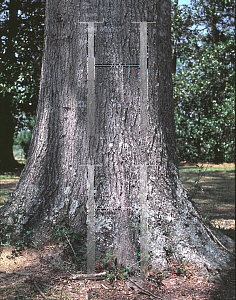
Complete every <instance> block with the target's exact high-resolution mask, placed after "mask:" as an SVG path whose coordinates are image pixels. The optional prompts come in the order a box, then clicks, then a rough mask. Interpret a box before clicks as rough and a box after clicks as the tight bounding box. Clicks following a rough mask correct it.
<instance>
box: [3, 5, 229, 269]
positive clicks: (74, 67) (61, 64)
mask: <svg viewBox="0 0 236 300" xmlns="http://www.w3.org/2000/svg"><path fill="white" fill-rule="evenodd" d="M95 3H97V5H96V4H95ZM170 12H171V1H156V0H155V1H154V0H149V1H141V0H137V1H129V0H125V1H112V2H110V1H102V0H100V1H96V2H95V1H85V0H84V1H79V2H78V1H59V0H57V1H56V0H55V1H47V6H46V21H45V50H44V58H43V66H42V76H41V88H40V98H39V104H38V109H37V117H36V125H35V127H34V132H33V137H32V142H31V147H30V152H29V157H28V160H27V163H26V166H25V168H24V170H23V172H22V174H21V178H20V181H19V183H18V184H17V187H16V189H15V191H14V193H13V195H12V197H11V198H10V200H9V202H8V203H7V204H6V205H5V206H4V207H3V209H2V211H1V214H2V216H4V215H5V216H6V215H8V214H9V212H11V216H12V213H13V214H14V217H15V218H16V221H15V225H16V231H15V234H21V233H22V232H24V231H25V230H31V229H35V230H36V232H35V235H34V237H35V239H37V240H38V241H39V242H41V243H44V242H45V241H46V240H48V239H50V237H51V232H50V229H51V225H52V224H53V223H54V224H60V223H62V222H65V223H66V225H67V226H68V227H70V228H74V229H75V230H77V231H80V232H82V233H84V234H87V236H89V234H90V233H91V232H92V230H93V226H94V225H93V221H92V220H93V216H91V215H90V217H91V218H90V219H89V221H88V227H87V225H86V219H87V209H86V203H87V199H88V198H89V199H90V200H91V202H90V203H89V205H88V211H90V212H91V211H92V210H93V208H94V206H93V201H92V200H93V195H94V199H95V207H96V209H95V230H96V236H95V241H96V257H97V260H96V261H97V262H98V261H99V260H100V259H102V258H104V257H105V255H106V253H110V254H115V255H116V258H117V260H118V263H119V264H123V265H126V266H131V265H133V264H135V263H136V266H138V260H139V254H138V253H139V251H141V258H142V254H143V253H144V252H145V251H146V252H145V253H146V254H148V255H150V257H149V263H150V265H151V266H152V267H156V268H159V269H160V270H162V269H163V268H165V267H166V266H167V265H168V261H169V260H170V258H171V256H172V255H175V257H179V258H183V260H184V262H188V263H189V264H192V265H194V266H197V267H203V266H207V267H209V268H216V267H219V266H220V265H222V264H223V263H226V262H227V261H228V258H229V257H228V254H227V253H225V252H224V251H223V250H221V249H220V248H219V247H218V246H217V245H216V244H215V242H213V241H212V240H211V238H210V237H209V235H208V232H207V231H206V230H205V228H204V226H203V225H202V224H201V221H200V218H199V215H198V213H197V212H196V210H195V209H194V207H193V205H192V203H191V202H190V201H189V200H188V198H187V195H186V192H185V191H184V189H183V185H182V182H181V180H180V177H179V172H178V161H177V156H176V146H175V125H174V111H173V98H172V79H171V76H172V75H171V71H172V64H171V13H170ZM93 21H99V22H101V21H104V22H103V23H94V24H93V23H89V24H87V23H79V22H93ZM140 21H141V22H146V21H149V22H150V21H151V22H156V23H148V38H147V41H148V100H147V104H145V89H146V87H145V82H142V78H145V76H146V75H145V72H146V70H147V67H146V69H145V68H144V69H145V70H144V71H143V69H142V68H141V66H144V67H145V60H146V57H145V56H146V53H147V50H145V47H143V46H145V30H146V29H145V28H146V27H145V26H146V23H142V25H140V23H132V22H140ZM93 26H94V28H95V33H96V34H95V57H96V67H95V107H94V106H93V102H91V99H92V100H93V80H91V78H92V79H93V77H94V75H93V71H92V73H91V65H90V63H91V59H93V57H94V53H93V42H92V39H93ZM87 28H89V30H88V31H89V32H88V38H89V42H88V48H89V49H88V57H89V58H88V60H89V62H88V67H87ZM140 31H141V35H140ZM141 39H142V41H143V40H144V42H142V43H141V42H140V41H141ZM140 48H142V50H140ZM143 51H144V52H143ZM141 53H142V55H143V54H144V56H141ZM140 57H141V58H140ZM111 64H113V65H114V66H113V67H110V65H111ZM139 64H140V68H139V67H137V65H139ZM115 65H116V66H115ZM124 65H132V66H130V67H127V66H124ZM134 65H135V66H136V67H135V66H134ZM87 68H88V73H89V74H88V84H87ZM92 68H93V65H92ZM140 69H141V71H140ZM140 72H141V73H140ZM139 73H140V74H139ZM89 78H90V79H89ZM89 80H90V81H89ZM140 82H142V84H141V83H140ZM146 82H147V80H146ZM140 85H141V87H140ZM139 92H140V99H139ZM87 97H88V99H87ZM87 101H88V102H87ZM93 112H94V114H95V116H94V118H93ZM146 112H147V119H145V116H146ZM88 120H89V122H87V121H88ZM93 122H94V123H93ZM93 176H94V177H93ZM93 178H94V181H93ZM146 186H147V188H146ZM146 189H147V193H148V197H147V195H146V196H145V191H146ZM11 216H9V220H13V219H11V218H12V217H11ZM140 223H141V225H140ZM139 225H140V226H141V228H140V232H139ZM145 233H146V235H145ZM91 236H92V234H91ZM139 247H140V248H139ZM145 247H146V249H145ZM145 259H147V258H146V257H145ZM145 259H144V260H145Z"/></svg>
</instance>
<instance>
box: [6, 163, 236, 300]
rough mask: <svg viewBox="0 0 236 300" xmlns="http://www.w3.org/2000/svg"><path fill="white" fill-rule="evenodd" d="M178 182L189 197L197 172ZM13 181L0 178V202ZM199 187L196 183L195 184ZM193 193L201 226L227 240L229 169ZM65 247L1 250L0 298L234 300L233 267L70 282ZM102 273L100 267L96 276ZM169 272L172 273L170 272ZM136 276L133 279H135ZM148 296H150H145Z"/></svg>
mask: <svg viewBox="0 0 236 300" xmlns="http://www.w3.org/2000/svg"><path fill="white" fill-rule="evenodd" d="M181 175H182V179H183V182H184V184H185V186H186V188H188V190H189V191H190V194H191V193H192V192H193V184H194V182H195V181H196V180H197V178H198V172H197V169H196V168H193V166H191V165H186V164H184V165H182V166H181ZM18 178H19V177H17V176H15V177H14V176H13V175H10V174H5V175H4V176H3V175H2V176H0V203H1V202H2V201H4V200H6V198H7V197H8V196H9V194H10V193H11V192H12V191H13V189H14V187H15V184H16V183H17V181H18ZM198 185H199V184H198ZM200 185H201V186H199V187H197V188H196V189H195V191H196V193H195V194H194V198H193V200H194V201H195V202H196V205H197V207H198V208H199V209H200V210H201V211H202V213H203V216H204V217H205V221H206V223H207V222H211V224H213V225H214V226H215V227H217V228H220V229H221V230H223V231H224V232H226V233H227V234H228V235H229V236H231V237H234V232H235V220H234V218H235V211H234V207H235V205H234V199H235V183H234V165H233V164H229V165H227V166H225V165H223V166H221V165H218V166H215V165H211V167H210V168H209V167H208V169H207V171H206V172H205V173H204V176H203V177H202V178H201V180H200ZM63 249H64V245H63V244H62V243H61V244H59V245H57V246H56V245H53V244H52V245H51V246H47V247H46V246H45V247H43V248H40V249H39V248H37V246H36V245H34V244H32V245H31V248H25V249H21V251H15V248H14V247H8V246H5V247H0V299H9V300H11V299H12V300H13V299H45V298H46V299H81V300H82V299H83V300H84V299H100V300H103V299H107V300H108V299H109V300H112V299H114V300H115V299H119V300H122V299H124V300H126V299H133V300H134V299H137V300H139V299H140V300H142V299H155V298H154V295H156V299H170V300H172V299H206V300H210V299H212V300H213V299H222V300H232V299H235V272H234V268H233V265H232V268H231V269H229V270H225V271H224V272H222V273H221V274H220V275H219V274H210V275H208V274H206V273H202V274H200V275H198V276H196V275H194V271H193V270H191V269H189V268H188V266H185V267H186V272H184V273H182V274H178V273H176V272H174V271H173V269H169V270H166V271H165V272H163V273H162V274H159V273H157V272H156V271H154V270H152V271H150V273H149V277H148V279H147V280H145V281H141V280H139V278H138V277H135V276H134V274H133V275H132V274H131V277H130V278H129V279H125V280H123V279H122V278H121V277H119V280H115V281H114V282H113V283H111V282H110V281H109V280H107V279H102V280H97V281H95V280H78V279H75V280H74V279H71V277H73V275H74V274H77V272H78V270H79V269H77V267H76V266H75V264H74V263H73V262H72V259H70V258H69V256H68V255H65V254H64V250H63ZM102 270H103V267H102V266H99V270H97V271H98V272H101V271H102ZM171 270H172V271H171ZM136 276H137V275H136ZM150 293H151V294H150Z"/></svg>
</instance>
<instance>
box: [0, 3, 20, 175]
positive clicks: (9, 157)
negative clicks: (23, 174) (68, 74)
mask: <svg viewBox="0 0 236 300" xmlns="http://www.w3.org/2000/svg"><path fill="white" fill-rule="evenodd" d="M18 7H19V3H18V0H11V1H10V2H9V4H8V9H9V21H8V32H7V42H6V53H5V57H6V61H7V63H8V66H10V67H9V69H10V71H9V70H4V71H5V76H6V78H7V85H8V87H11V86H13V84H14V78H13V77H14V75H13V74H14V65H15V64H16V58H15V50H14V38H15V36H16V34H17V13H18ZM11 69H13V71H11ZM12 106H13V95H12V93H10V92H5V93H1V95H0V170H12V168H13V167H20V166H21V165H20V164H19V163H18V162H17V161H16V160H15V158H14V156H13V138H14V132H15V124H14V118H13V113H12Z"/></svg>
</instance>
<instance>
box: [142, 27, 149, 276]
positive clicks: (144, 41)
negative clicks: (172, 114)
mask: <svg viewBox="0 0 236 300" xmlns="http://www.w3.org/2000/svg"><path fill="white" fill-rule="evenodd" d="M147 72H148V71H147V22H141V23H140V138H141V147H145V146H146V143H145V140H146V136H147V98H148V73H147ZM144 150H145V149H142V150H141V151H142V152H143V153H146V151H144ZM143 159H144V158H143ZM147 242H148V241H147V165H146V162H145V161H142V165H141V166H140V259H141V261H140V268H141V275H142V277H144V278H145V273H146V269H147V259H148V245H147Z"/></svg>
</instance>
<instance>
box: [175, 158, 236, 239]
mask: <svg viewBox="0 0 236 300" xmlns="http://www.w3.org/2000/svg"><path fill="white" fill-rule="evenodd" d="M198 165H199V166H201V164H198ZM206 167H207V168H206ZM179 170H180V176H181V179H182V182H183V184H184V185H185V187H186V189H187V190H188V193H189V195H192V193H193V190H194V189H195V193H194V197H193V200H194V202H195V204H196V206H197V208H198V209H199V210H200V211H201V213H202V215H203V217H207V218H208V219H209V220H210V221H211V224H213V225H214V226H215V227H219V228H221V227H222V228H224V229H226V230H229V231H232V230H233V231H234V230H235V164H234V163H229V164H227V163H224V164H219V165H217V164H209V165H207V164H204V165H203V168H202V171H201V172H202V177H201V179H200V181H199V185H198V186H194V185H195V182H196V181H197V180H198V177H199V168H198V167H196V164H182V165H180V167H179ZM222 220H224V222H223V221H222ZM222 224H224V225H225V227H224V226H222ZM226 227H227V228H226ZM233 234H234V233H231V234H230V235H231V237H233Z"/></svg>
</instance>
